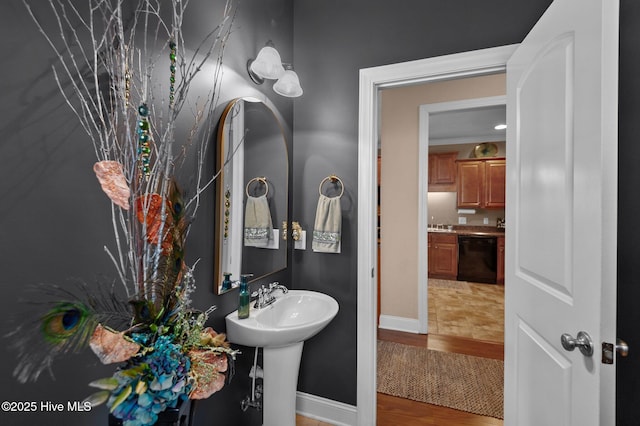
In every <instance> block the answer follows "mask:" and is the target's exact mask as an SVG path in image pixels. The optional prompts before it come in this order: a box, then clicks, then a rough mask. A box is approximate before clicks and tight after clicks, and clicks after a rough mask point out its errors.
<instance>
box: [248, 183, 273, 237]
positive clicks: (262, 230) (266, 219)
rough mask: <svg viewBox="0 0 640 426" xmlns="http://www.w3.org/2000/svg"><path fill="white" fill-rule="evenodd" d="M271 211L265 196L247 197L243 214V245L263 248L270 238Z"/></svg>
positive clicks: (271, 226)
mask: <svg viewBox="0 0 640 426" xmlns="http://www.w3.org/2000/svg"><path fill="white" fill-rule="evenodd" d="M272 228H273V225H272V223H271V211H270V210H269V201H268V200H267V197H266V195H261V196H259V197H251V196H249V197H247V206H246V207H245V213H244V245H245V246H251V247H265V246H266V245H268V244H269V238H270V237H271V232H272V231H271V229H272Z"/></svg>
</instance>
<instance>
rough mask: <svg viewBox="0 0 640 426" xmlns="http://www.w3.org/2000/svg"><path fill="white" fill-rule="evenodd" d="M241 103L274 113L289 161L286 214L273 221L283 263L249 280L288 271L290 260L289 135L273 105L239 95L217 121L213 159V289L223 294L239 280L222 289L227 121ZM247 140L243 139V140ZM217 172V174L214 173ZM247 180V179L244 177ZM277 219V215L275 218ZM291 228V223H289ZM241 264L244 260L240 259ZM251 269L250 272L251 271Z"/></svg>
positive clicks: (286, 160) (286, 161)
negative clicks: (281, 251)
mask: <svg viewBox="0 0 640 426" xmlns="http://www.w3.org/2000/svg"><path fill="white" fill-rule="evenodd" d="M238 102H251V103H260V104H262V106H263V107H264V108H265V113H267V114H271V116H272V117H273V119H274V120H275V123H276V124H277V127H278V129H279V130H280V134H281V135H282V143H283V147H284V154H285V164H286V170H285V179H284V184H285V191H286V194H285V197H284V199H285V206H284V209H283V214H284V216H283V217H282V218H281V219H279V220H275V219H274V223H273V226H274V227H278V228H279V229H280V231H281V232H280V233H279V238H280V241H279V244H280V248H279V249H278V250H284V264H283V266H282V267H276V268H274V269H273V270H270V271H267V272H265V273H260V274H259V275H256V276H253V277H252V278H251V279H250V280H249V283H251V282H254V281H258V280H261V279H263V278H265V277H268V276H270V275H273V274H276V273H278V272H281V271H283V270H285V269H286V268H287V263H288V251H289V247H288V245H289V238H286V239H283V232H287V229H284V230H283V229H282V223H283V222H286V223H287V224H288V223H289V217H288V215H289V199H290V196H289V189H290V188H289V173H290V164H289V148H288V145H287V140H286V136H285V132H284V128H283V126H282V123H281V121H280V120H279V119H278V117H277V116H276V114H275V112H274V111H273V109H272V108H271V107H269V105H267V104H266V103H265V102H263V101H261V100H259V99H256V98H254V97H239V98H235V99H232V100H231V101H229V103H228V104H227V105H226V106H225V108H224V110H223V112H222V115H221V116H220V120H219V121H218V129H217V137H216V150H215V160H214V164H215V167H214V173H215V174H218V173H219V175H218V176H217V178H216V179H215V202H214V271H213V275H214V283H213V290H214V293H215V294H217V295H220V294H224V293H226V292H228V291H231V290H234V289H236V288H237V284H236V283H235V281H237V280H238V279H239V277H232V280H233V281H234V285H233V286H232V288H230V289H228V290H224V291H223V290H222V281H223V280H224V276H223V272H225V271H222V267H221V264H222V245H223V235H224V229H223V226H224V221H223V217H224V214H223V206H224V203H225V196H224V188H225V185H224V181H225V179H224V177H225V172H224V166H225V154H226V152H225V143H226V139H225V138H226V134H227V132H225V129H226V124H227V123H226V122H227V119H228V118H229V117H230V114H231V113H232V112H233V110H234V108H235V107H236V105H237V104H238ZM242 143H244V142H242ZM233 157H234V156H232V157H231V161H233ZM215 174H214V176H215ZM245 180H246V179H245ZM242 199H243V206H244V199H245V196H244V195H243V197H242ZM243 216H244V212H243ZM276 219H278V218H276ZM287 227H288V226H287ZM241 263H242V261H241ZM243 272H244V271H241V273H243ZM249 272H250V271H249Z"/></svg>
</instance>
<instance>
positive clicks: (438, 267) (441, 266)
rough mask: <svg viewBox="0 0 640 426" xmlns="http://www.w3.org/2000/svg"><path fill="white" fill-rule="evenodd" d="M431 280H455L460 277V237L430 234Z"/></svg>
mask: <svg viewBox="0 0 640 426" xmlns="http://www.w3.org/2000/svg"><path fill="white" fill-rule="evenodd" d="M428 235H429V236H428V244H427V250H428V258H429V265H428V268H429V278H442V279H450V280H455V279H456V277H457V276H458V236H457V235H456V234H440V233H434V232H429V234H428Z"/></svg>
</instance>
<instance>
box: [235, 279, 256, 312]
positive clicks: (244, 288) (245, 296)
mask: <svg viewBox="0 0 640 426" xmlns="http://www.w3.org/2000/svg"><path fill="white" fill-rule="evenodd" d="M252 276H253V274H242V275H240V292H239V294H238V318H239V319H245V318H249V306H250V305H251V292H250V291H249V283H248V282H247V279H248V278H249V277H252Z"/></svg>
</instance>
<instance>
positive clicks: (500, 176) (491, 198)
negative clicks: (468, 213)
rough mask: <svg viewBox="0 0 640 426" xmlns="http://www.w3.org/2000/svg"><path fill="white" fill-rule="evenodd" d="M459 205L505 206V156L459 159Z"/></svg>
mask: <svg viewBox="0 0 640 426" xmlns="http://www.w3.org/2000/svg"><path fill="white" fill-rule="evenodd" d="M457 175H458V176H457V191H458V207H460V208H474V209H476V208H477V209H495V208H504V206H505V185H506V161H505V159H504V158H493V159H488V160H480V159H478V160H458V161H457Z"/></svg>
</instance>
